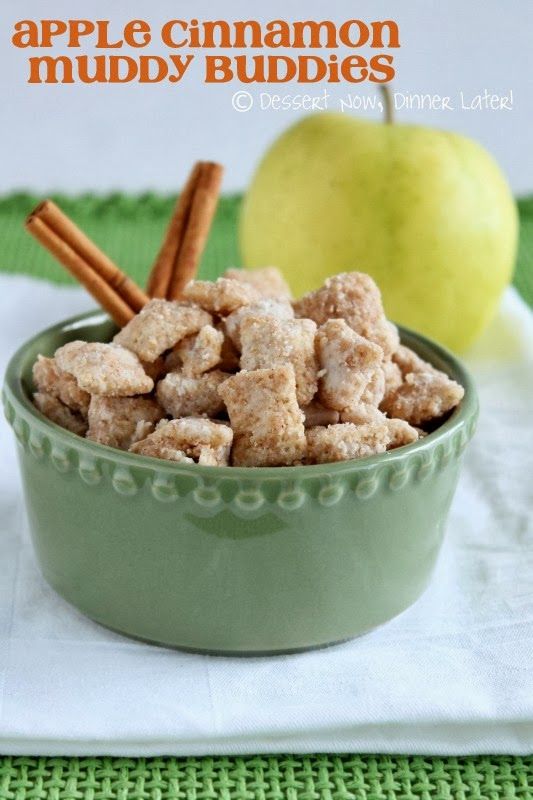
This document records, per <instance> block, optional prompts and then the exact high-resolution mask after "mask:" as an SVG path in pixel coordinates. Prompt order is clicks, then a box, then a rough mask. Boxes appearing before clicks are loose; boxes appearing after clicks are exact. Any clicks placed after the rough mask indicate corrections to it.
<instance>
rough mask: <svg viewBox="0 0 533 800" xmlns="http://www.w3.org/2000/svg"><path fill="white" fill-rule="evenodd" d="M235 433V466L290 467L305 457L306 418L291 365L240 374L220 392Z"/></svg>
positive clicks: (225, 384)
mask: <svg viewBox="0 0 533 800" xmlns="http://www.w3.org/2000/svg"><path fill="white" fill-rule="evenodd" d="M218 391H219V393H220V395H221V397H222V399H223V400H224V402H225V404H226V407H227V409H228V414H229V417H230V421H231V426H232V428H233V431H234V434H235V445H234V448H233V452H232V463H233V464H234V465H236V466H248V467H262V466H282V465H291V464H295V463H298V462H300V461H301V459H302V458H303V457H304V455H305V448H306V443H305V432H304V415H303V412H302V411H301V410H300V408H299V407H298V400H297V398H296V379H295V375H294V369H293V367H292V366H281V367H274V368H272V369H257V370H252V371H251V372H245V371H242V372H239V373H238V374H237V375H233V376H232V377H230V378H228V379H227V380H226V381H224V383H222V384H221V385H220V386H219V389H218Z"/></svg>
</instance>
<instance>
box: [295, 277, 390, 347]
mask: <svg viewBox="0 0 533 800" xmlns="http://www.w3.org/2000/svg"><path fill="white" fill-rule="evenodd" d="M293 306H294V311H295V314H296V316H297V317H307V318H309V319H313V320H314V321H315V322H316V324H317V325H323V324H324V323H325V322H327V321H328V320H330V319H343V320H345V322H346V323H347V324H348V325H349V326H350V328H352V329H353V330H354V331H355V332H356V333H358V334H359V335H360V336H364V337H365V338H366V339H370V341H372V342H374V343H376V344H378V345H379V346H380V347H381V348H382V349H383V351H384V355H385V357H387V355H390V354H391V353H392V352H393V351H394V349H395V348H396V346H397V344H398V342H399V339H398V332H397V330H396V327H395V326H394V325H393V324H392V323H391V322H388V320H387V319H386V317H385V313H384V311H383V305H382V302H381V294H380V291H379V289H378V287H377V286H376V284H375V282H374V281H373V280H372V278H371V277H370V275H366V274H365V273H364V272H343V273H340V274H339V275H334V276H333V277H331V278H328V279H327V281H326V282H325V284H324V285H323V286H322V287H321V288H320V289H317V290H316V291H314V292H310V293H309V294H306V295H304V296H303V297H302V298H300V299H299V300H297V301H296V302H295V303H294V304H293Z"/></svg>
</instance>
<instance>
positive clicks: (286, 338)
mask: <svg viewBox="0 0 533 800" xmlns="http://www.w3.org/2000/svg"><path fill="white" fill-rule="evenodd" d="M315 334H316V324H315V323H314V322H313V320H311V319H291V320H279V319H276V318H275V317H267V316H262V317H251V316H247V317H246V318H245V319H243V321H242V323H241V348H242V349H241V369H244V370H255V369H268V368H270V367H282V366H285V365H286V364H292V366H293V369H294V375H295V378H296V397H297V400H298V403H299V405H301V406H305V405H308V404H309V403H310V402H311V400H312V399H313V397H314V396H315V394H316V391H317V372H318V368H317V361H316V356H315Z"/></svg>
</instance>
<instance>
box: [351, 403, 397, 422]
mask: <svg viewBox="0 0 533 800" xmlns="http://www.w3.org/2000/svg"><path fill="white" fill-rule="evenodd" d="M386 419H387V416H386V415H385V414H384V413H383V411H380V410H379V408H376V406H371V405H368V403H361V404H360V405H358V406H353V407H352V408H349V409H346V410H345V411H342V412H341V414H340V422H353V423H354V425H382V424H383V423H384V422H385V420H386Z"/></svg>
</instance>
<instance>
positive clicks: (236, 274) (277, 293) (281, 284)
mask: <svg viewBox="0 0 533 800" xmlns="http://www.w3.org/2000/svg"><path fill="white" fill-rule="evenodd" d="M224 277H225V278H229V279H230V280H234V281H241V283H247V284H249V285H250V286H253V287H254V289H257V291H258V292H259V294H260V295H261V297H274V298H278V299H282V300H290V299H291V297H292V295H291V290H290V288H289V285H288V283H287V281H286V280H285V278H284V277H283V275H282V274H281V272H280V270H279V269H278V268H277V267H261V268H260V269H235V268H233V269H228V270H226V272H225V273H224Z"/></svg>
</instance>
